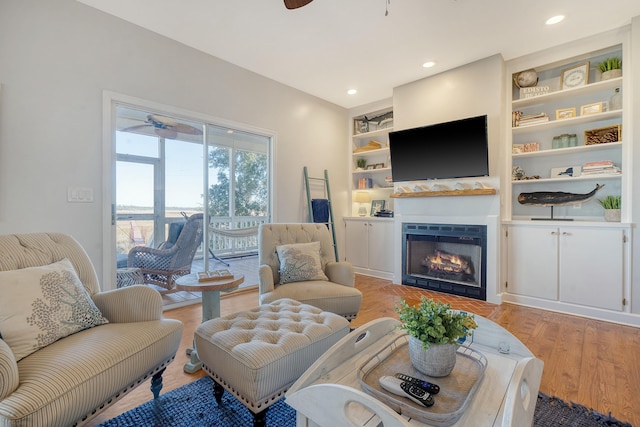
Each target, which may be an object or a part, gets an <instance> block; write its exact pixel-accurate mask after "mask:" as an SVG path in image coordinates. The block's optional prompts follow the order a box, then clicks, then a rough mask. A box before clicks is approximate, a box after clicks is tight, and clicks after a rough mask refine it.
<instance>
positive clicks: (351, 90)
mask: <svg viewBox="0 0 640 427" xmlns="http://www.w3.org/2000/svg"><path fill="white" fill-rule="evenodd" d="M356 93H358V91H357V90H356V89H349V90H348V91H347V94H349V95H355V94H356Z"/></svg>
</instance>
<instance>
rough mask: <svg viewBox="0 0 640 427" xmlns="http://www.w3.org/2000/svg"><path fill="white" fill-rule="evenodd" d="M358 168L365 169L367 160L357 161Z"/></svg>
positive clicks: (360, 159)
mask: <svg viewBox="0 0 640 427" xmlns="http://www.w3.org/2000/svg"><path fill="white" fill-rule="evenodd" d="M356 166H357V168H358V169H364V168H365V166H367V159H363V158H359V159H357V160H356Z"/></svg>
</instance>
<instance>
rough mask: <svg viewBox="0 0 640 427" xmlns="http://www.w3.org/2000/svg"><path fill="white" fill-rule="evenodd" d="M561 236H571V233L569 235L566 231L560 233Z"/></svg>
mask: <svg viewBox="0 0 640 427" xmlns="http://www.w3.org/2000/svg"><path fill="white" fill-rule="evenodd" d="M562 235H563V236H571V233H569V232H568V231H563V232H562Z"/></svg>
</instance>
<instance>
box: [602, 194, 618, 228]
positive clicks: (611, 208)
mask: <svg viewBox="0 0 640 427" xmlns="http://www.w3.org/2000/svg"><path fill="white" fill-rule="evenodd" d="M598 203H600V206H602V207H603V208H604V219H605V220H606V221H609V222H620V205H621V204H622V197H621V196H607V197H605V198H604V199H598Z"/></svg>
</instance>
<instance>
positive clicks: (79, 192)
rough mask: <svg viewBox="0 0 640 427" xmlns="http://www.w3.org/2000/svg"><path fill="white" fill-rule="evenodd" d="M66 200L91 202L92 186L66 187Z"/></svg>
mask: <svg viewBox="0 0 640 427" xmlns="http://www.w3.org/2000/svg"><path fill="white" fill-rule="evenodd" d="M67 202H71V203H93V188H87V187H67Z"/></svg>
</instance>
